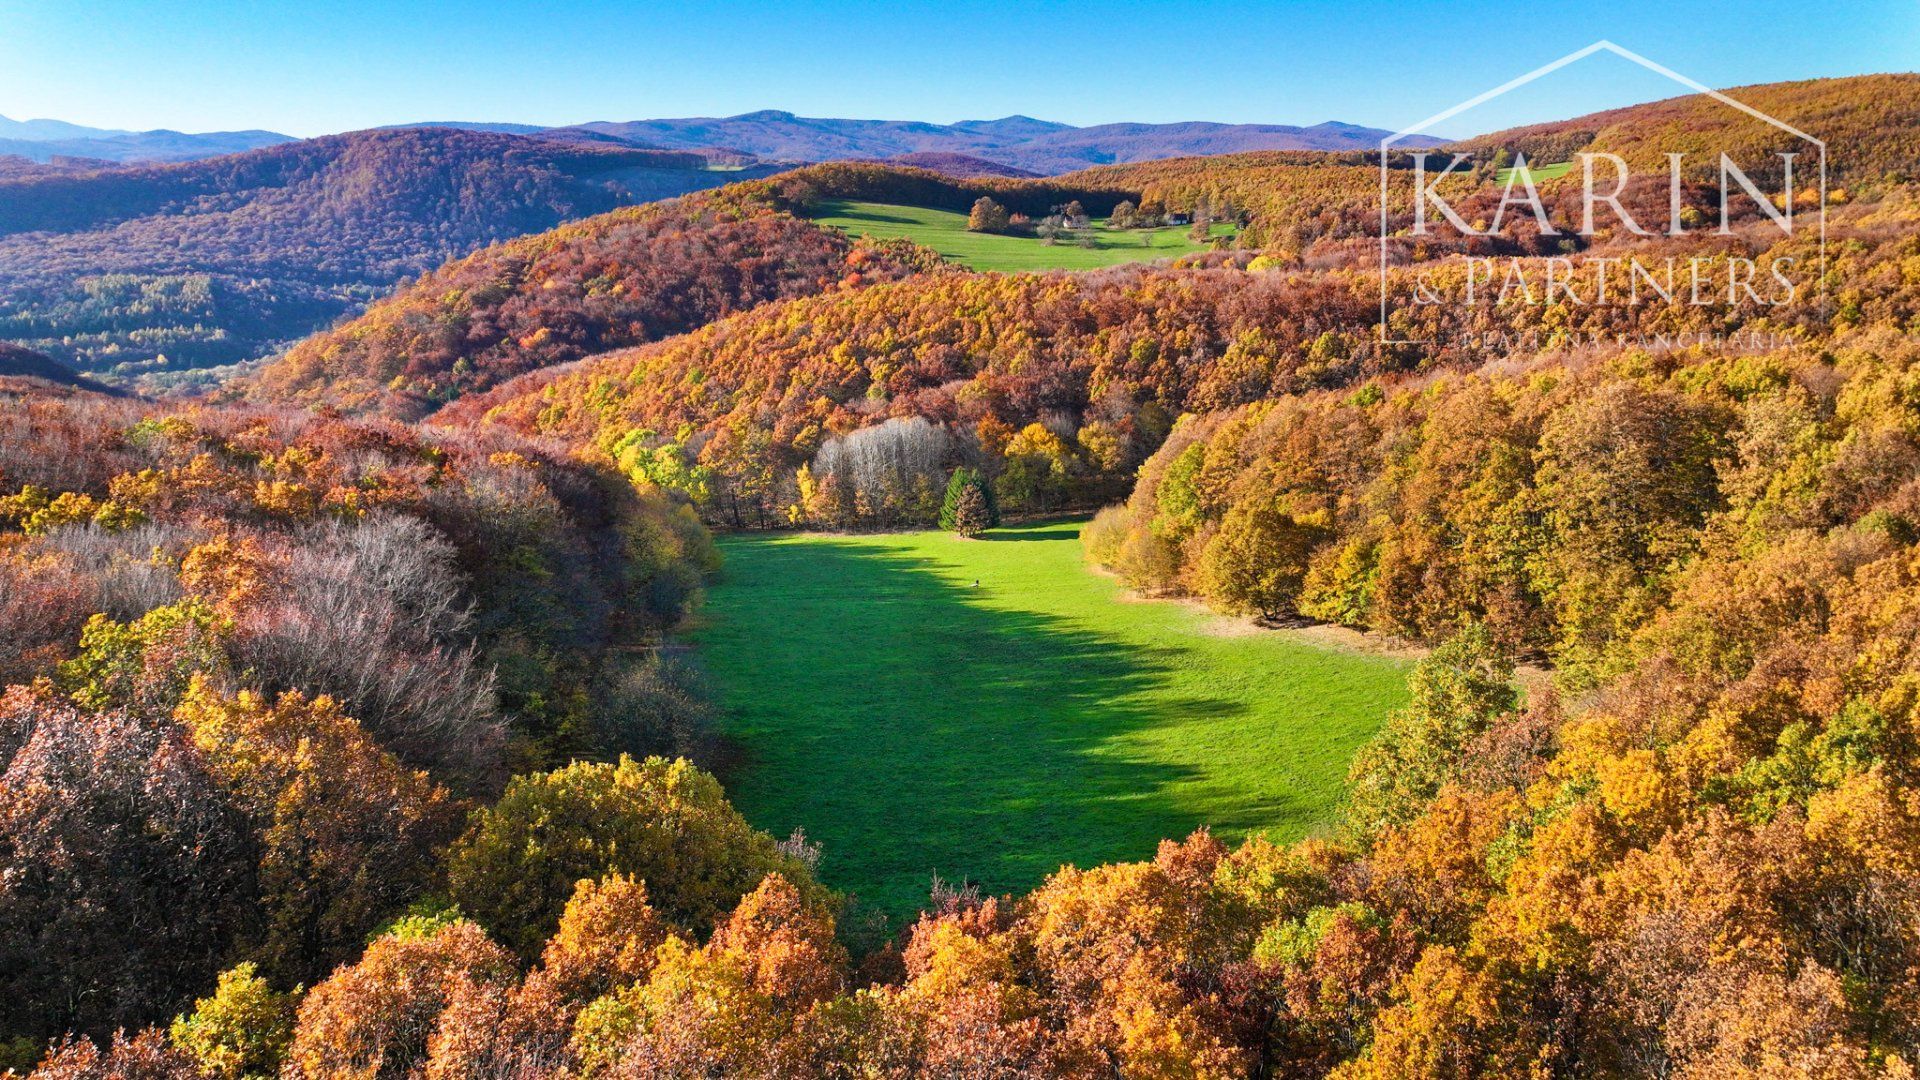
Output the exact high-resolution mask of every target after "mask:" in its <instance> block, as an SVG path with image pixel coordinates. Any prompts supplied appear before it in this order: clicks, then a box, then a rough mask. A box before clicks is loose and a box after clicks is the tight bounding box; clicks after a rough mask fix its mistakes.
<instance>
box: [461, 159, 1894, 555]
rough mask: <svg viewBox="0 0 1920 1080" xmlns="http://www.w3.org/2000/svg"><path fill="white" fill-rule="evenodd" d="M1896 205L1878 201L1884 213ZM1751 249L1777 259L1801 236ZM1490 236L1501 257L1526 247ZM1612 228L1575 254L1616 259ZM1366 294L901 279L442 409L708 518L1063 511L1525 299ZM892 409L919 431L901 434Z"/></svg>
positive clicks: (1460, 335)
mask: <svg viewBox="0 0 1920 1080" xmlns="http://www.w3.org/2000/svg"><path fill="white" fill-rule="evenodd" d="M1492 195H1493V193H1492V192H1484V193H1482V194H1481V195H1480V196H1476V197H1480V198H1489V197H1492ZM1462 205H1463V206H1467V207H1471V206H1472V205H1474V204H1472V203H1470V202H1463V204H1462ZM1903 206H1904V203H1902V204H1900V205H1899V206H1897V207H1895V208H1894V212H1895V213H1896V214H1897V215H1904V214H1905V213H1906V211H1905V210H1904V209H1901V208H1900V207H1903ZM1469 212H1471V211H1470V210H1469ZM1833 233H1834V236H1835V237H1836V238H1837V239H1838V238H1845V239H1846V240H1848V241H1849V242H1850V245H1851V246H1850V248H1849V250H1850V252H1851V254H1850V255H1849V256H1848V259H1847V261H1846V268H1847V269H1848V270H1849V271H1850V272H1853V273H1857V274H1861V275H1868V276H1874V275H1880V276H1886V275H1896V276H1897V275H1898V274H1899V273H1901V272H1900V271H1898V270H1895V269H1894V268H1895V267H1898V266H1900V265H1902V264H1903V263H1904V260H1905V259H1907V258H1908V257H1909V254H1908V245H1909V243H1910V241H1909V240H1908V238H1907V237H1905V236H1904V235H1903V234H1901V233H1899V232H1898V231H1897V230H1891V231H1890V230H1889V228H1888V226H1887V222H1886V220H1885V218H1884V212H1883V210H1882V209H1881V208H1879V207H1877V206H1874V205H1867V204H1863V205H1860V206H1857V207H1851V208H1848V210H1847V212H1846V213H1844V214H1836V215H1835V220H1834V223H1833ZM1535 239H1537V238H1535ZM1771 240H1772V241H1776V242H1777V243H1774V244H1773V245H1772V247H1777V248H1779V249H1781V250H1787V251H1792V250H1799V248H1796V247H1795V245H1799V246H1800V247H1804V245H1805V243H1806V241H1805V240H1804V239H1799V240H1780V239H1779V238H1778V237H1777V235H1776V236H1774V237H1772V238H1771ZM1503 242H1505V241H1503ZM1511 242H1512V243H1513V244H1515V245H1517V246H1518V247H1517V249H1518V250H1520V251H1525V250H1528V248H1527V246H1526V245H1527V244H1528V243H1530V242H1531V241H1530V240H1529V239H1528V238H1527V237H1525V236H1515V237H1513V238H1511ZM1628 242H1630V238H1628V239H1619V240H1616V241H1614V242H1613V244H1614V245H1615V246H1608V245H1599V246H1596V247H1594V248H1593V249H1591V250H1590V251H1589V252H1586V253H1583V257H1592V258H1605V257H1610V255H1609V253H1612V255H1611V257H1617V252H1618V251H1619V250H1620V248H1619V247H1618V245H1621V244H1626V243H1628ZM1633 242H1635V243H1637V241H1633ZM1663 243H1668V241H1663ZM1670 243H1671V245H1672V246H1671V249H1670V250H1673V251H1680V252H1686V253H1698V252H1700V251H1702V250H1710V251H1713V252H1716V253H1717V254H1716V257H1718V258H1725V257H1727V256H1728V255H1729V254H1730V253H1731V252H1732V251H1735V250H1740V248H1739V246H1738V245H1751V246H1750V248H1749V250H1751V251H1752V252H1754V253H1755V254H1757V255H1764V253H1765V252H1766V251H1768V250H1772V247H1770V246H1769V245H1770V238H1769V236H1768V234H1767V233H1765V232H1764V231H1761V230H1757V229H1751V228H1749V229H1748V230H1747V231H1745V232H1744V233H1742V234H1741V236H1740V237H1739V238H1738V239H1737V240H1729V239H1728V238H1720V237H1714V238H1711V239H1710V240H1708V241H1704V243H1706V244H1707V247H1705V248H1703V247H1701V246H1700V243H1701V242H1696V241H1690V240H1686V239H1684V238H1682V239H1679V240H1673V241H1671V242H1670ZM1730 245H1735V246H1731V247H1730ZM1556 250H1557V249H1556ZM1656 250H1659V249H1656ZM1248 265H1249V266H1256V265H1257V263H1249V264H1248ZM1283 265H1284V264H1283ZM1453 272H1455V273H1458V272H1459V270H1458V268H1457V267H1456V268H1455V270H1454V271H1453ZM1396 273H1399V271H1396ZM1915 300H1916V297H1915V296H1914V290H1913V288H1912V287H1911V286H1910V285H1901V286H1890V287H1889V288H1888V289H1887V290H1886V292H1885V294H1884V295H1882V296H1879V297H1877V298H1876V300H1875V302H1874V304H1873V305H1871V306H1870V309H1869V310H1866V311H1862V312H1861V314H1860V316H1859V317H1860V318H1862V319H1866V320H1869V321H1871V320H1872V319H1887V320H1891V321H1893V322H1895V323H1896V324H1897V323H1898V321H1899V320H1901V319H1904V318H1907V317H1909V315H1910V314H1911V313H1912V311H1913V310H1914V304H1915ZM1377 305H1378V291H1377V283H1376V281H1375V280H1374V279H1373V278H1372V277H1371V276H1370V275H1368V274H1367V273H1365V272H1364V271H1351V270H1340V269H1327V270H1319V271H1314V270H1309V269H1238V268H1235V267H1234V266H1230V265H1229V266H1218V267H1212V268H1194V267H1178V266H1176V267H1161V268H1145V267H1132V268H1119V269H1113V270H1108V271H1101V272H1095V273H1088V274H1078V275H1073V274H1051V275H1027V274H1020V275H952V274H949V275H932V276H921V277H916V278H910V279H907V280H903V281H899V282H894V283H886V284H880V285H875V286H873V287H870V288H867V289H864V290H861V291H859V292H855V293H850V294H836V295H833V296H829V297H820V298H813V299H801V300H795V301H791V302H787V303H782V304H772V305H768V306H765V307H762V308H759V309H756V310H754V311H750V312H747V313H744V314H742V315H738V316H735V317H733V318H730V319H728V320H726V321H723V322H720V323H716V324H714V325H712V326H709V327H707V328H706V329H704V330H701V331H696V332H694V333H692V334H689V335H687V336H685V337H681V338H676V339H670V340H668V341H665V342H660V343H658V344H654V345H650V346H644V347H641V348H638V349H634V350H629V351H625V352H617V353H612V354H608V355H605V356H601V357H596V358H593V359H591V360H588V361H584V362H582V363H581V364H579V365H577V366H575V367H574V368H572V369H564V370H563V369H549V370H547V371H544V372H538V373H535V374H533V375H530V376H527V377H524V378H523V379H522V380H520V381H517V382H514V383H508V384H506V385H504V386H502V387H500V388H498V389H496V390H495V391H493V392H491V393H489V394H487V395H484V396H482V397H479V398H475V399H471V400H468V401H465V402H462V403H460V404H459V405H457V406H456V407H455V408H453V409H452V410H449V411H448V413H447V414H446V415H445V421H446V422H449V423H463V422H476V421H477V422H485V423H495V424H505V425H508V426H512V427H515V428H517V429H519V430H523V431H527V432H540V433H543V434H550V435H557V436H560V437H564V438H569V439H572V440H575V441H579V442H585V443H590V444H592V445H594V446H596V447H598V448H599V449H601V450H603V451H605V452H607V453H609V454H611V455H613V456H614V457H615V458H616V459H617V460H618V461H619V463H620V464H621V466H622V467H623V468H625V469H626V470H628V471H629V473H630V474H632V475H634V476H635V477H636V478H641V479H645V480H649V481H651V482H654V483H660V484H663V485H665V486H669V487H675V488H678V489H680V490H684V491H686V492H688V493H689V494H690V495H691V496H693V497H694V498H695V500H696V501H697V502H698V503H700V504H701V505H703V506H704V507H706V508H707V509H708V512H709V513H711V514H712V515H714V520H716V521H721V522H725V523H728V524H731V525H741V524H759V525H766V524H769V523H773V522H787V521H817V522H821V523H825V524H848V523H854V522H861V523H866V524H876V523H886V522H890V521H911V520H919V521H929V520H931V519H932V509H933V508H931V507H930V506H929V502H928V500H929V498H930V494H931V493H932V492H933V491H934V489H938V488H940V487H941V486H942V485H943V483H944V476H945V471H946V470H950V469H951V468H953V467H954V466H956V465H959V464H967V465H972V466H976V467H982V468H985V469H986V470H987V471H988V472H989V474H991V475H993V476H995V477H996V478H997V479H996V483H997V484H998V485H999V488H1000V493H1001V495H1002V497H1003V499H1004V501H1005V505H1006V506H1008V507H1009V508H1011V509H1014V510H1016V511H1033V510H1045V509H1054V508H1058V507H1061V506H1066V505H1081V506H1084V505H1087V504H1088V503H1089V501H1090V500H1093V499H1096V498H1098V497H1100V496H1101V495H1102V494H1103V493H1109V492H1112V491H1114V490H1116V489H1118V488H1120V487H1123V486H1124V485H1125V484H1126V483H1127V482H1128V480H1129V479H1130V478H1131V477H1132V475H1133V470H1134V468H1135V466H1136V465H1138V464H1139V462H1140V461H1141V460H1142V459H1143V458H1144V456H1145V455H1146V454H1147V453H1149V452H1151V451H1152V450H1153V449H1154V448H1155V447H1157V446H1158V444H1159V441H1160V440H1161V439H1162V438H1163V437H1164V436H1165V434H1166V432H1167V429H1168V426H1169V424H1170V423H1171V421H1172V419H1173V418H1174V417H1176V416H1178V415H1180V414H1181V413H1183V412H1192V411H1201V410H1212V409H1221V408H1228V407H1233V406H1236V405H1242V404H1248V403H1252V402H1256V401H1260V400H1265V399H1268V398H1273V397H1276V396H1284V395H1287V394H1292V393H1298V392H1302V391H1306V390H1311V389H1315V388H1323V387H1338V386H1344V385H1348V384H1351V383H1353V382H1355V381H1358V380H1361V379H1365V378H1368V377H1372V376H1379V375H1389V374H1393V373H1397V372H1405V371H1409V370H1412V369H1414V368H1415V367H1459V366H1471V365H1474V364H1477V363H1479V362H1481V361H1483V360H1484V359H1485V358H1486V354H1485V352H1484V351H1483V350H1481V349H1479V348H1476V347H1474V346H1473V345H1472V344H1471V341H1470V338H1468V337H1467V336H1466V335H1467V334H1468V333H1487V332H1504V333H1507V334H1509V335H1512V336H1514V337H1518V336H1520V335H1523V334H1526V333H1529V332H1539V331H1541V330H1542V329H1543V327H1542V324H1541V321H1540V320H1541V315H1540V312H1539V311H1538V309H1537V307H1535V306H1529V305H1523V304H1507V305H1481V306H1477V307H1472V308H1468V307H1456V306H1452V305H1434V306H1429V307H1424V308H1420V307H1407V308H1406V309H1405V310H1403V311H1399V312H1396V314H1395V318H1396V327H1395V329H1396V336H1397V337H1402V338H1406V339H1410V340H1428V339H1442V340H1448V339H1457V340H1459V341H1461V342H1463V343H1462V344H1456V345H1452V346H1449V347H1446V348H1441V349H1439V350H1437V351H1436V352H1434V353H1433V354H1431V355H1428V354H1426V353H1423V352H1420V351H1415V350H1409V349H1405V348H1400V347H1393V346H1388V347H1384V348H1383V347H1380V346H1377V345H1376V344H1375V343H1374V341H1373V339H1374V337H1375V334H1376V332H1375V331H1374V330H1373V327H1372V322H1373V319H1374V318H1375V317H1376V312H1377V310H1378V308H1377ZM1824 318H1825V316H1824V315H1823V314H1822V313H1821V312H1819V311H1818V310H1814V309H1811V308H1805V307H1803V308H1802V309H1801V310H1798V311H1791V310H1775V309H1772V308H1767V307H1760V306H1755V305H1748V306H1745V307H1739V308H1733V309H1728V310H1719V309H1712V308H1706V307H1698V306H1693V305H1689V304H1688V303H1686V302H1685V299H1684V297H1683V298H1680V299H1678V300H1676V301H1674V302H1669V303H1660V304H1649V305H1643V306H1641V307H1638V308H1635V307H1628V306H1625V305H1620V306H1587V307H1571V306H1568V307H1565V308H1563V309H1561V310H1556V312H1555V313H1554V316H1553V319H1554V321H1553V323H1552V324H1551V326H1550V327H1548V328H1546V333H1547V340H1546V341H1544V342H1543V344H1552V343H1554V341H1556V340H1558V341H1563V342H1571V341H1577V340H1581V339H1584V338H1589V337H1593V336H1596V335H1598V336H1602V337H1608V336H1614V335H1617V334H1620V333H1623V332H1627V331H1635V330H1647V329H1655V330H1658V331H1660V332H1663V333H1668V334H1675V333H1684V332H1706V331H1720V332H1725V331H1729V330H1732V329H1736V328H1738V327H1740V326H1742V325H1745V324H1752V325H1755V326H1764V327H1773V328H1777V329H1780V330H1782V331H1792V332H1810V331H1812V330H1814V329H1816V328H1817V327H1818V326H1819V325H1820V323H1821V321H1822V320H1823V319H1824ZM1411 320H1421V321H1411ZM916 419H920V420H931V421H934V424H933V425H932V426H930V427H915V426H913V424H912V423H911V422H912V421H914V420H916ZM868 429H871V430H868ZM823 455H826V457H823ZM903 455H904V456H903ZM828 457H831V458H833V459H834V460H832V461H829V460H827V458H828ZM870 457H871V459H872V461H873V462H874V464H872V465H871V466H870V465H869V464H865V463H864V462H866V461H867V460H868V459H869V458H870ZM883 462H892V464H885V465H884V466H883V465H882V464H880V463H883ZM835 469H837V471H838V475H837V476H834V477H832V478H829V477H828V476H827V475H825V474H826V473H827V472H828V471H831V470H835ZM874 470H878V471H874Z"/></svg>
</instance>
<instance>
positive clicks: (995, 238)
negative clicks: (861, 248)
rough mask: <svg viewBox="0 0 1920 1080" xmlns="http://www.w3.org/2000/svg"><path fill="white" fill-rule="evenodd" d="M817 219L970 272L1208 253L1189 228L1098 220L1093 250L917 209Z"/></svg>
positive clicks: (837, 205)
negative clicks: (905, 243) (1121, 225)
mask: <svg viewBox="0 0 1920 1080" xmlns="http://www.w3.org/2000/svg"><path fill="white" fill-rule="evenodd" d="M813 220H814V221H817V222H819V223H820V224H822V225H831V226H833V227H834V228H836V229H843V230H845V231H846V232H848V233H851V234H853V235H855V236H872V237H877V238H880V239H884V240H891V239H895V238H897V237H906V238H907V239H909V240H912V241H913V242H915V243H917V244H921V245H923V246H926V247H929V248H932V249H933V250H935V251H937V252H939V253H940V254H941V255H943V256H945V257H946V258H948V259H949V260H952V261H953V262H956V263H959V264H960V265H962V266H965V267H967V268H968V269H970V270H1006V271H1016V270H1097V269H1099V268H1100V267H1103V266H1118V265H1120V264H1122V263H1134V262H1151V261H1153V260H1154V259H1170V258H1174V257H1176V256H1179V255H1190V254H1192V253H1194V252H1196V251H1205V250H1207V245H1205V244H1201V243H1196V242H1194V241H1193V240H1190V239H1188V238H1187V229H1188V226H1185V225H1179V226H1168V227H1166V228H1162V229H1130V230H1126V231H1115V230H1112V229H1109V228H1107V223H1106V222H1105V221H1104V220H1096V221H1095V222H1094V223H1093V228H1092V229H1089V230H1084V231H1085V232H1086V233H1087V234H1088V235H1091V236H1092V237H1093V242H1094V246H1093V247H1091V248H1085V247H1081V246H1080V245H1079V243H1078V242H1077V237H1076V238H1075V239H1071V240H1070V239H1064V238H1063V239H1062V240H1061V241H1060V242H1059V243H1057V244H1051V245H1050V244H1048V243H1047V242H1046V241H1044V240H1041V239H1040V238H1038V237H1033V236H999V235H996V234H993V233H973V232H968V231H967V215H965V214H955V213H952V212H950V211H947V210H929V209H926V208H925V207H919V206H894V205H891V204H887V203H869V202H850V201H847V200H835V201H832V202H828V203H824V204H822V206H821V210H820V212H819V213H817V214H815V215H814V218H813ZM1231 233H1232V226H1230V225H1215V226H1214V227H1213V235H1215V236H1227V235H1230V234H1231Z"/></svg>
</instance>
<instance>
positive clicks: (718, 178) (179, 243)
mask: <svg viewBox="0 0 1920 1080" xmlns="http://www.w3.org/2000/svg"><path fill="white" fill-rule="evenodd" d="M757 174H758V173H757V171H756V170H751V169H745V170H743V169H737V168H714V167H712V166H711V163H710V161H709V159H708V158H707V157H705V156H703V155H699V154H691V153H683V152H665V151H648V150H638V149H633V148H629V147H620V146H596V145H587V144H583V143H579V142H571V141H559V140H553V139H547V138H534V137H527V136H520V135H511V134H502V133H493V132H471V131H454V130H448V129H442V128H422V129H409V130H397V131H369V132H357V133H353V134H348V135H335V136H328V137H326V138H322V139H313V140H308V141H304V142H298V143H288V144H285V145H282V146H274V147H269V148H266V149H262V150H255V151H250V152H248V153H245V154H237V155H232V156H228V157H221V158H214V159H210V160H206V161H198V162H190V163H184V164H171V165H152V166H140V167H133V168H102V169H92V170H85V169H82V170H77V171H76V170H62V171H56V172H48V173H37V172H31V171H29V172H26V173H24V174H22V173H15V174H11V175H10V176H9V177H8V178H6V179H0V339H11V340H15V341H19V342H21V343H22V344H25V345H28V346H30V347H34V348H38V349H40V350H41V351H44V352H47V353H48V354H50V355H52V356H54V357H55V358H56V359H59V360H62V361H64V362H66V363H69V364H71V365H73V366H74V367H77V368H80V369H82V370H85V371H88V372H94V373H102V374H108V373H110V374H113V375H115V376H118V377H122V378H126V377H133V376H138V375H141V374H143V373H146V374H154V373H157V374H165V373H170V372H179V371H184V370H190V369H196V368H203V367H208V366H211V365H220V364H231V363H235V362H238V361H243V360H249V359H252V358H254V357H257V356H260V355H263V354H264V353H266V352H269V351H270V350H271V349H272V347H273V346H274V344H275V343H276V342H284V341H289V340H292V339H295V338H298V337H301V336H303V335H305V334H308V333H311V332H312V331H314V330H316V329H319V328H321V327H324V326H326V325H327V324H328V323H329V322H331V321H333V320H334V319H336V318H338V317H339V316H341V315H343V314H346V313H348V312H351V311H353V310H355V309H357V308H358V307H360V306H361V305H363V304H365V303H366V302H367V301H369V300H371V299H372V298H373V297H375V296H377V295H379V294H380V293H382V292H384V291H386V290H387V289H388V288H390V287H391V286H393V285H394V284H395V283H397V282H399V281H401V280H403V279H405V278H407V277H410V276H412V275H415V274H419V273H422V272H424V271H427V270H430V269H432V268H433V267H435V266H437V265H439V264H440V263H442V262H444V261H446V260H447V259H448V258H451V257H453V256H456V255H461V254H464V253H466V252H469V251H472V250H473V249H475V248H477V247H481V246H483V245H485V244H488V243H491V242H493V241H496V240H502V239H505V238H508V237H512V236H518V235H522V234H525V233H531V232H538V231H541V230H543V229H547V228H551V227H552V226H554V225H557V224H559V223H561V222H563V221H567V220H571V219H574V218H579V217H585V216H588V215H591V214H596V213H602V212H605V211H607V210H611V209H613V208H615V207H618V206H622V205H627V204H631V203H637V202H645V201H649V200H653V199H659V198H665V197H670V196H674V195H679V194H682V193H685V192H688V191H694V190H698V189H701V188H707V187H714V186H717V185H719V184H721V183H725V182H728V181H732V180H738V179H741V178H743V177H749V176H754V175H757Z"/></svg>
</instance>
